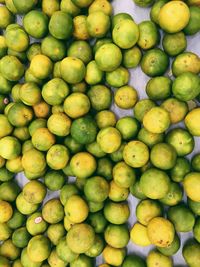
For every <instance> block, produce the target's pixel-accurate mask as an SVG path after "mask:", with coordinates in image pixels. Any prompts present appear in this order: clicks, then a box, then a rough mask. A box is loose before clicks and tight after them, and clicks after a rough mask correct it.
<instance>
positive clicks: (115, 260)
mask: <svg viewBox="0 0 200 267" xmlns="http://www.w3.org/2000/svg"><path fill="white" fill-rule="evenodd" d="M125 255H126V249H125V248H113V247H111V246H109V245H107V246H106V247H105V248H104V250H103V258H104V260H105V261H106V262H107V263H108V264H112V265H114V266H121V265H122V263H123V261H124V258H125Z"/></svg>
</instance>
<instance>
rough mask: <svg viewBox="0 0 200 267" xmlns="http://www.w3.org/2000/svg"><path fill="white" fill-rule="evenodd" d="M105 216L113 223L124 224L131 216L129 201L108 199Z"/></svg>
mask: <svg viewBox="0 0 200 267" xmlns="http://www.w3.org/2000/svg"><path fill="white" fill-rule="evenodd" d="M104 216H105V218H106V220H107V221H109V222H110V223H112V224H117V225H120V224H124V223H126V222H127V220H128V218H129V216H130V209H129V206H128V204H127V202H120V203H116V202H113V201H108V202H107V203H106V204H105V206H104Z"/></svg>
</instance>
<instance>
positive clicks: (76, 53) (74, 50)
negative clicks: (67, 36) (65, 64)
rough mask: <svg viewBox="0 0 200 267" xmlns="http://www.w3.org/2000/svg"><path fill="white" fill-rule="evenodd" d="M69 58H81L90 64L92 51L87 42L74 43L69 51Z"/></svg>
mask: <svg viewBox="0 0 200 267" xmlns="http://www.w3.org/2000/svg"><path fill="white" fill-rule="evenodd" d="M67 56H68V57H75V58H79V59H80V60H82V61H83V63H85V64H88V63H89V62H90V61H91V60H92V49H91V47H90V45H89V44H88V43H87V42H86V41H74V42H73V43H72V44H71V45H70V46H69V48H68V50H67Z"/></svg>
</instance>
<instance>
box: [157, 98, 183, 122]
mask: <svg viewBox="0 0 200 267" xmlns="http://www.w3.org/2000/svg"><path fill="white" fill-rule="evenodd" d="M161 107H162V108H164V109H165V110H167V111H168V112H169V116H170V120H171V123H173V124H175V123H178V122H180V121H182V120H183V119H184V118H185V116H186V114H187V113H188V104H187V103H186V102H184V101H181V100H178V99H176V98H173V97H172V98H168V99H166V100H165V101H164V102H163V103H162V104H161Z"/></svg>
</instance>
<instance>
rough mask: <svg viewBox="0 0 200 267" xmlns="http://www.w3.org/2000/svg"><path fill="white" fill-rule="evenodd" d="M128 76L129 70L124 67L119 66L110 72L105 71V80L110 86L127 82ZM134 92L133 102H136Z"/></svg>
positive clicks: (123, 84)
mask: <svg viewBox="0 0 200 267" xmlns="http://www.w3.org/2000/svg"><path fill="white" fill-rule="evenodd" d="M129 78H130V73H129V71H128V70H127V69H126V68H124V67H119V68H117V69H115V70H114V71H111V72H106V82H107V83H108V85H110V86H111V87H122V86H125V85H126V84H128V82H129ZM135 99H136V92H135V91H134V102H133V103H134V104H135V102H136V100H135Z"/></svg>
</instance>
